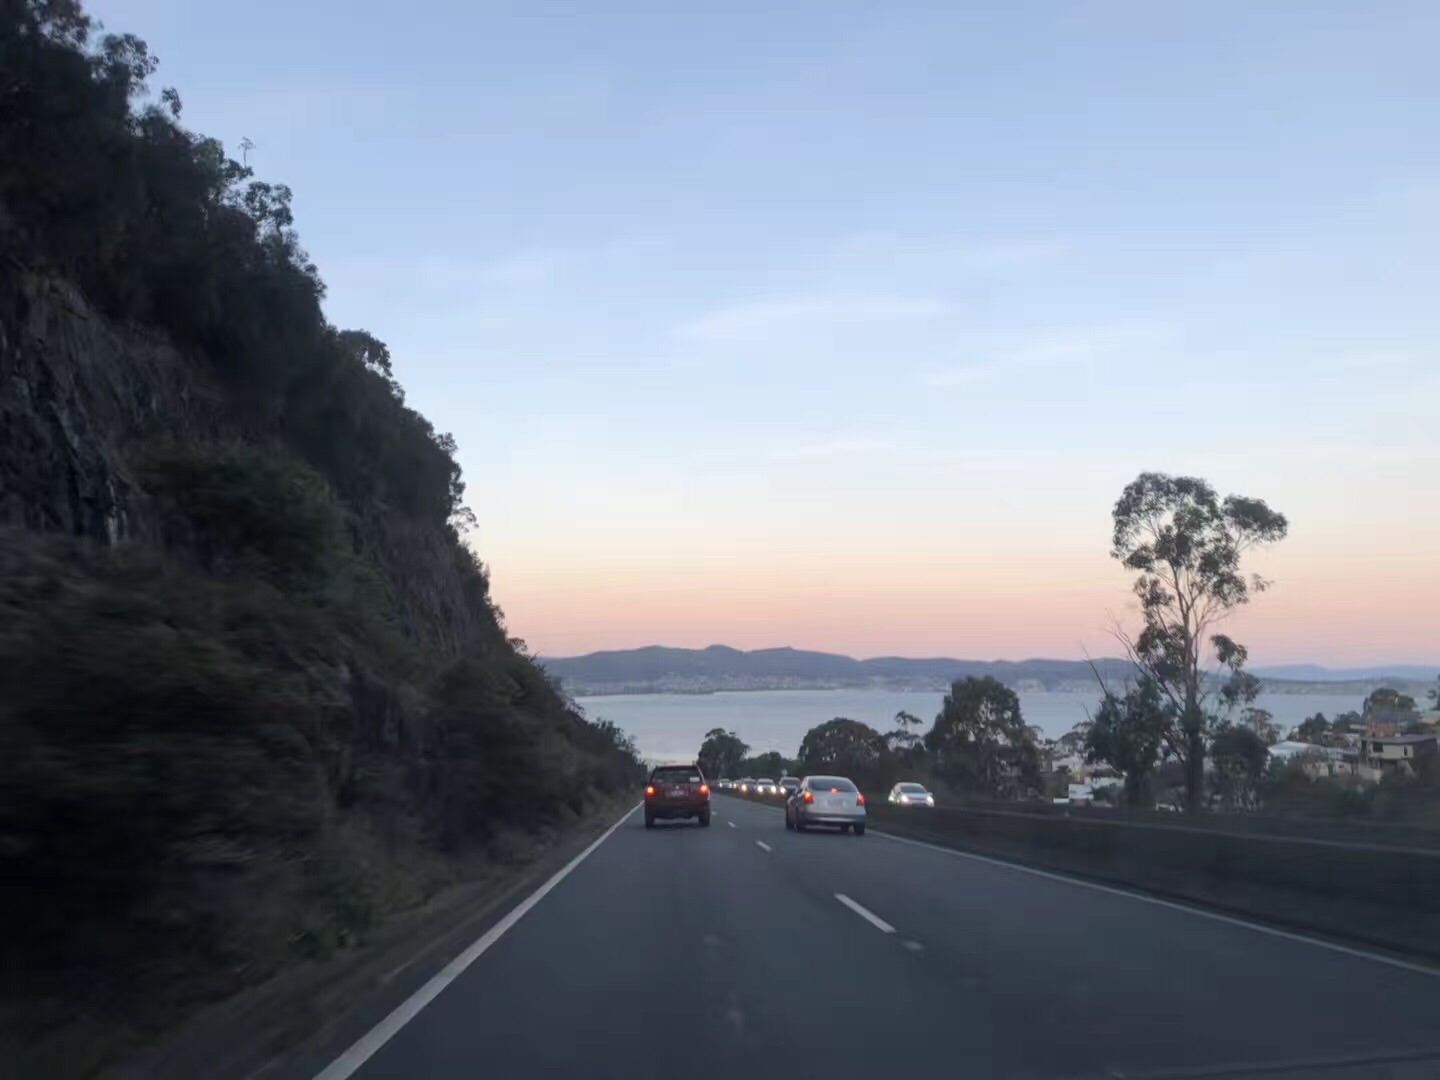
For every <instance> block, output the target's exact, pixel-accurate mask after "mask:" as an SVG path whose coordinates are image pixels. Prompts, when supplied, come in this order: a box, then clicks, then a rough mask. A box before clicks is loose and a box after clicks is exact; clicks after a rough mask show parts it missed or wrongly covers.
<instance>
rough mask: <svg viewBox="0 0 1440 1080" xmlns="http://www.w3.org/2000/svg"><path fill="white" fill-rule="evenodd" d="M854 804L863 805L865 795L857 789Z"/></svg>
mask: <svg viewBox="0 0 1440 1080" xmlns="http://www.w3.org/2000/svg"><path fill="white" fill-rule="evenodd" d="M855 805H856V806H864V805H865V795H864V793H863V792H859V791H857V792H856V793H855Z"/></svg>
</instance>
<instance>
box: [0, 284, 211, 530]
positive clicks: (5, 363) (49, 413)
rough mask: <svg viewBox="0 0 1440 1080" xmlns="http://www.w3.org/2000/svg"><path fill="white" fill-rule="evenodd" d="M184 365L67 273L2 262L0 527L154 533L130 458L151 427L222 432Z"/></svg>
mask: <svg viewBox="0 0 1440 1080" xmlns="http://www.w3.org/2000/svg"><path fill="white" fill-rule="evenodd" d="M193 372H194V367H193V366H192V365H188V364H186V363H185V361H184V359H183V358H182V357H181V356H180V355H179V354H178V353H177V352H176V351H175V350H174V349H173V348H171V347H169V346H168V345H167V344H166V343H165V342H163V341H161V340H158V339H156V338H154V337H153V336H150V335H147V334H144V333H142V332H140V331H138V330H133V329H125V328H119V327H115V326H113V325H111V324H110V323H109V322H108V321H107V320H105V319H104V318H102V317H101V316H100V315H99V314H98V313H96V312H95V311H94V310H93V309H92V308H91V307H90V305H89V304H88V303H87V302H86V300H85V298H84V297H83V296H81V295H80V293H79V292H78V291H77V290H76V289H75V288H74V287H72V286H71V285H69V284H68V283H66V282H65V281H63V280H61V279H59V278H56V277H53V276H48V275H45V274H41V273H35V272H33V271H30V270H27V269H25V268H24V267H22V266H20V265H19V264H17V263H15V262H14V261H11V260H6V261H5V262H4V263H0V525H10V526H19V527H23V528H26V529H33V530H36V531H40V532H59V533H64V534H67V535H72V536H83V537H88V538H90V539H92V540H96V541H99V542H101V543H105V544H112V545H113V544H117V543H120V542H122V541H127V540H140V541H145V540H154V539H155V537H156V535H157V534H156V531H155V529H154V527H153V525H154V523H153V522H152V521H150V520H148V517H147V513H146V506H145V501H146V500H145V496H144V493H143V491H142V490H141V488H140V487H139V485H138V484H137V482H136V477H135V474H134V470H133V469H132V468H131V467H130V465H129V464H128V462H127V459H128V457H129V455H130V454H132V453H133V452H134V450H135V448H136V446H137V444H138V443H140V442H141V441H142V440H144V439H146V438H150V437H153V436H154V435H156V434H157V433H162V432H163V433H171V434H174V435H176V436H178V437H182V438H183V437H189V438H194V437H198V436H199V435H200V434H201V433H202V432H203V433H204V434H205V435H206V436H208V437H212V438H213V437H223V435H224V434H225V428H224V424H223V422H222V420H221V413H220V410H219V407H218V402H217V400H216V398H215V397H214V395H213V394H210V393H207V392H205V391H204V390H202V389H201V388H199V387H197V386H196V384H195V380H194V376H193Z"/></svg>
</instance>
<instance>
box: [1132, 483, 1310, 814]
mask: <svg viewBox="0 0 1440 1080" xmlns="http://www.w3.org/2000/svg"><path fill="white" fill-rule="evenodd" d="M1112 516H1113V524H1114V528H1113V532H1112V537H1111V540H1112V546H1111V555H1112V556H1113V557H1114V558H1115V559H1117V560H1119V561H1120V563H1121V564H1122V565H1123V566H1124V567H1125V568H1126V569H1127V570H1131V571H1133V572H1134V573H1135V575H1136V577H1135V585H1134V592H1135V595H1136V597H1138V599H1139V601H1140V609H1141V613H1142V617H1143V620H1144V623H1143V626H1142V628H1141V630H1140V633H1139V634H1138V635H1132V634H1130V633H1128V632H1126V631H1124V630H1119V631H1117V632H1118V634H1119V636H1120V638H1121V640H1122V642H1123V643H1124V644H1125V646H1126V648H1127V649H1128V651H1129V653H1130V657H1131V659H1132V660H1133V661H1134V663H1135V665H1136V667H1137V668H1138V670H1139V672H1140V674H1141V675H1142V676H1144V677H1148V678H1149V679H1152V680H1153V681H1154V683H1155V685H1156V686H1157V687H1158V688H1159V690H1160V692H1161V693H1162V694H1163V695H1164V696H1165V697H1166V699H1167V700H1168V701H1169V703H1170V705H1171V707H1172V709H1173V711H1174V715H1175V717H1176V727H1177V730H1176V731H1175V732H1174V734H1173V736H1172V737H1170V738H1169V739H1167V742H1168V744H1169V745H1170V747H1171V749H1172V750H1173V751H1174V752H1175V754H1176V755H1177V756H1178V757H1180V758H1181V759H1182V760H1183V761H1184V762H1185V765H1186V784H1185V787H1186V801H1187V803H1188V805H1189V807H1190V809H1192V810H1194V809H1197V808H1198V807H1199V805H1200V800H1201V796H1202V793H1203V790H1204V760H1205V736H1206V733H1207V730H1213V729H1215V728H1217V727H1218V726H1219V725H1220V724H1221V723H1222V722H1224V720H1225V719H1226V718H1228V717H1229V716H1230V714H1231V713H1232V712H1233V711H1234V709H1236V708H1237V707H1239V706H1243V705H1248V704H1249V703H1250V702H1251V701H1253V700H1254V698H1255V696H1256V694H1257V693H1258V691H1259V681H1258V680H1257V679H1255V677H1254V676H1252V675H1250V674H1249V673H1248V672H1246V671H1245V662H1246V660H1247V652H1246V650H1245V647H1244V646H1243V645H1240V644H1238V643H1237V642H1235V641H1234V640H1232V639H1231V638H1230V637H1228V636H1226V635H1224V634H1220V633H1215V632H1213V631H1214V627H1215V625H1216V624H1217V623H1218V622H1219V621H1220V620H1221V619H1223V618H1224V616H1225V615H1226V613H1227V612H1229V611H1230V610H1232V609H1233V608H1236V607H1238V606H1240V605H1242V604H1246V603H1248V602H1249V600H1250V598H1251V596H1252V595H1253V594H1254V593H1257V592H1261V591H1263V590H1264V589H1265V588H1266V587H1267V585H1268V583H1267V582H1266V581H1265V580H1264V579H1263V578H1261V577H1259V576H1258V575H1251V576H1250V577H1246V576H1245V575H1244V574H1243V573H1242V571H1241V562H1242V559H1243V557H1244V556H1245V554H1246V553H1247V552H1249V551H1251V550H1253V549H1254V548H1256V547H1259V546H1262V545H1266V544H1271V543H1274V542H1276V541H1278V540H1280V539H1282V538H1284V536H1285V534H1286V532H1287V531H1288V529H1289V523H1288V522H1287V521H1286V519H1285V516H1284V515H1283V514H1280V513H1278V512H1276V511H1274V510H1272V509H1271V508H1270V507H1269V506H1267V505H1266V504H1265V503H1264V501H1262V500H1260V499H1254V498H1249V497H1246V496H1240V495H1229V496H1226V497H1225V498H1224V499H1221V498H1220V497H1219V496H1217V495H1216V493H1215V490H1214V488H1212V487H1211V486H1210V485H1209V484H1208V483H1206V482H1205V481H1204V480H1201V479H1198V478H1196V477H1190V476H1167V475H1166V474H1164V473H1148V472H1147V473H1141V474H1140V476H1138V477H1137V478H1136V479H1135V480H1133V481H1131V483H1130V484H1128V485H1127V486H1126V488H1125V490H1124V492H1123V493H1122V494H1121V496H1120V498H1119V500H1118V501H1117V502H1116V503H1115V508H1114V511H1113V514H1112ZM1212 661H1213V662H1214V663H1215V664H1216V665H1218V667H1219V668H1220V669H1223V670H1224V671H1225V672H1226V678H1225V679H1224V680H1223V682H1221V683H1220V689H1219V690H1218V692H1217V691H1214V690H1213V689H1212V686H1213V685H1214V680H1213V679H1212V673H1211V670H1210V668H1209V665H1210V663H1211V662H1212Z"/></svg>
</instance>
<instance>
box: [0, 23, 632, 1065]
mask: <svg viewBox="0 0 1440 1080" xmlns="http://www.w3.org/2000/svg"><path fill="white" fill-rule="evenodd" d="M154 72H155V61H154V59H153V58H152V57H151V56H150V55H149V53H148V50H147V49H146V46H145V44H144V43H143V42H142V41H140V40H139V39H138V38H135V37H132V36H129V35H107V36H101V35H100V34H99V33H98V31H97V28H96V27H94V26H92V24H91V23H90V21H89V20H88V19H87V17H86V16H85V15H84V13H83V12H82V11H81V10H80V8H79V6H78V5H77V4H76V3H74V2H73V0H0V252H3V253H4V255H3V257H0V878H3V880H4V881H5V882H6V890H5V892H6V899H5V903H4V904H3V905H0V952H3V963H0V970H3V973H4V974H3V980H4V981H3V1012H0V1022H3V1024H4V1032H3V1034H4V1045H3V1046H0V1055H3V1056H4V1058H5V1060H6V1061H7V1069H11V1068H14V1069H17V1070H18V1074H19V1075H49V1076H58V1075H87V1074H89V1073H91V1072H93V1071H94V1070H95V1069H97V1068H98V1067H99V1066H101V1065H102V1064H103V1063H104V1062H105V1061H107V1060H111V1059H113V1058H114V1057H116V1056H117V1055H119V1054H122V1053H123V1052H124V1050H125V1049H126V1048H127V1047H128V1046H131V1045H134V1044H136V1043H139V1042H143V1041H145V1040H147V1039H149V1038H152V1037H154V1036H155V1035H156V1034H157V1033H159V1032H161V1031H163V1030H164V1029H165V1028H167V1027H169V1026H171V1025H173V1024H174V1023H176V1022H177V1021H178V1020H179V1019H181V1018H183V1016H184V1015H185V1014H186V1013H187V1012H188V1011H189V1010H191V1009H193V1008H194V1007H196V1006H197V1005H199V1004H202V1003H203V1002H205V1001H208V1000H213V999H216V998H219V997H223V996H224V995H227V994H229V993H231V992H233V991H235V990H237V989H239V988H241V987H243V986H245V985H247V984H252V983H255V982H258V981H260V980H262V979H264V978H265V977H266V976H268V975H269V974H271V973H273V972H276V971H278V970H280V969H282V968H283V967H285V966H286V965H288V964H291V963H293V962H295V961H296V960H298V959H300V958H303V957H309V956H315V955H317V954H324V953H326V952H328V951H331V950H334V949H336V948H337V947H341V946H343V945H345V944H347V943H350V942H354V941H356V940H358V939H360V938H361V937H363V935H364V934H365V932H366V930H367V929H368V928H370V927H372V926H374V925H375V924H376V923H377V922H378V921H379V920H381V919H383V918H385V917H386V916H387V915H388V914H390V913H392V912H394V911H397V910H399V909H402V908H406V907H410V906H413V905H416V904H419V903H421V902H423V901H424V900H425V899H426V898H427V897H428V896H430V895H431V894H433V893H434V892H436V891H437V890H438V889H440V888H441V887H443V886H444V885H446V884H447V883H450V882H453V881H456V880H458V879H461V878H463V877H465V876H466V875H468V874H470V873H472V872H474V871H475V869H476V868H477V867H479V866H483V865H485V864H486V863H487V862H490V861H493V860H494V859H496V858H500V857H503V856H504V853H505V852H506V851H507V850H509V849H510V848H511V847H512V846H513V844H514V839H515V837H516V836H517V834H519V833H522V832H531V831H536V830H550V829H556V828H562V827H564V826H565V825H567V824H568V823H571V822H574V821H576V820H577V819H578V817H579V816H580V815H581V814H584V813H586V812H587V811H588V810H590V809H591V808H593V807H596V806H597V805H599V804H601V803H602V802H605V801H607V800H608V799H610V798H613V797H614V795H616V794H617V793H619V792H621V791H623V790H625V789H627V788H628V787H629V786H630V785H632V784H633V783H635V782H636V779H637V770H638V769H639V764H638V761H637V759H636V757H635V753H634V748H633V746H632V745H631V744H630V742H629V741H628V740H627V739H626V738H625V737H624V736H623V734H622V733H620V732H618V731H617V730H616V729H614V728H613V727H611V726H609V725H606V724H595V723H590V722H587V721H586V719H585V718H584V717H583V715H582V714H581V713H580V712H579V711H578V710H577V709H576V708H575V707H574V706H573V705H571V704H570V703H569V702H568V701H567V700H566V699H565V698H564V697H563V696H562V694H561V693H560V692H559V691H558V690H557V688H556V686H555V685H553V684H552V682H551V681H550V680H549V679H548V678H547V677H546V675H545V674H544V672H543V671H542V670H541V669H540V668H539V667H538V666H537V665H536V664H535V663H534V662H533V660H532V659H531V658H529V657H528V656H527V655H526V653H525V651H524V649H523V646H521V645H520V644H519V643H518V642H515V641H513V640H511V639H509V638H507V635H506V633H505V630H504V627H503V624H502V622H501V620H500V618H499V617H498V614H497V612H496V610H495V608H494V607H493V605H492V604H491V601H490V597H489V586H488V580H487V576H486V573H485V570H484V568H483V566H482V565H481V564H480V563H479V562H478V561H477V560H476V558H475V557H474V555H473V554H472V553H471V552H470V550H469V549H468V548H467V547H466V545H465V543H464V542H463V533H464V530H465V527H466V525H467V523H468V522H469V521H470V511H469V510H468V509H467V508H466V507H465V506H464V503H463V495H464V484H463V482H462V480H461V475H460V470H459V467H458V466H457V464H456V461H455V444H454V441H453V440H452V439H451V438H450V437H449V436H448V435H442V434H439V433H437V432H436V431H435V430H434V428H433V427H432V426H431V424H430V423H429V422H428V421H427V420H426V419H425V418H424V417H423V416H421V415H420V414H419V413H417V412H416V411H414V410H413V409H411V408H409V407H407V406H406V404H405V400H404V395H403V393H402V391H401V388H400V386H399V384H398V383H397V382H396V380H395V378H394V374H393V371H392V367H391V358H390V355H389V351H388V349H386V347H385V346H384V344H383V343H382V342H380V341H379V340H378V339H377V338H375V337H373V336H372V335H370V334H369V333H366V332H364V331H350V330H340V329H337V328H335V327H333V326H330V325H328V324H327V323H326V321H325V319H324V317H323V315H322V312H321V307H320V303H321V300H322V297H323V295H324V285H323V284H322V282H321V279H320V276H319V273H318V271H317V269H316V267H315V266H314V265H313V264H312V263H311V262H310V260H309V258H308V257H307V256H306V254H305V252H304V250H303V248H302V247H301V246H300V243H299V240H298V238H297V235H296V233H295V230H294V223H293V220H292V217H291V212H290V192H289V190H288V189H286V188H285V187H284V186H283V185H278V184H271V183H266V182H263V181H260V180H257V179H256V178H254V177H253V176H252V174H251V171H250V170H249V169H248V168H246V167H244V166H243V165H241V164H239V163H237V162H236V161H235V160H233V159H232V158H230V157H229V156H228V155H227V154H226V152H225V151H224V149H223V148H222V146H221V145H220V143H218V142H217V141H215V140H213V139H208V138H205V137H203V136H200V135H196V134H194V133H192V132H189V131H187V130H186V129H185V128H184V127H183V126H182V124H181V114H182V107H181V103H180V99H179V97H178V95H176V94H175V93H174V92H173V91H171V90H168V89H166V90H163V91H162V92H161V93H159V94H158V95H157V96H156V97H154V98H151V97H150V96H149V94H148V91H147V86H146V84H147V81H148V80H149V79H150V78H151V77H152V76H153V74H154ZM522 784H523V786H524V797H523V798H519V797H517V795H518V794H519V792H518V788H519V786H520V785H522ZM7 1075H13V1073H9V1072H7Z"/></svg>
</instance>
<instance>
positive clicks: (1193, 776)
mask: <svg viewBox="0 0 1440 1080" xmlns="http://www.w3.org/2000/svg"><path fill="white" fill-rule="evenodd" d="M1199 713H1200V710H1199V709H1198V708H1197V709H1196V710H1195V711H1194V714H1192V715H1191V716H1189V717H1187V718H1186V719H1187V722H1186V724H1185V809H1186V810H1187V811H1189V812H1190V813H1192V814H1196V813H1199V812H1200V803H1201V800H1202V799H1203V798H1204V795H1205V736H1204V732H1203V731H1202V730H1201V726H1200V715H1199Z"/></svg>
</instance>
